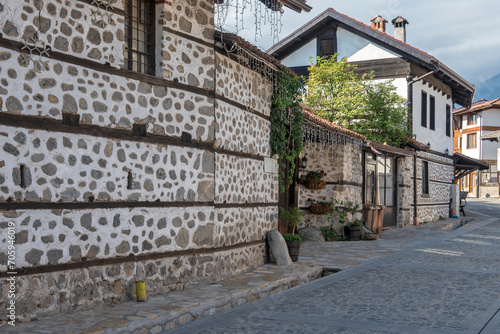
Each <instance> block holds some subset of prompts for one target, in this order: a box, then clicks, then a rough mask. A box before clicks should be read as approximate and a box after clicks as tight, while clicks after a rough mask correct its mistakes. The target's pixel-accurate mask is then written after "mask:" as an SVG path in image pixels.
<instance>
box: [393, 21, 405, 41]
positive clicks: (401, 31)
mask: <svg viewBox="0 0 500 334" xmlns="http://www.w3.org/2000/svg"><path fill="white" fill-rule="evenodd" d="M392 24H393V25H394V38H396V39H399V40H400V41H402V42H405V43H406V25H407V24H409V23H408V20H407V19H405V18H404V17H402V16H401V15H400V16H398V17H396V18H395V19H394V20H392Z"/></svg>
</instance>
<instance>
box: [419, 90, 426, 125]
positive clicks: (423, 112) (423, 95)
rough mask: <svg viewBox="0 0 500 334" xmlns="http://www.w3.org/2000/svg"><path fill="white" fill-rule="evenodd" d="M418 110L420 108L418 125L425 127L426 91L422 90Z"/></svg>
mask: <svg viewBox="0 0 500 334" xmlns="http://www.w3.org/2000/svg"><path fill="white" fill-rule="evenodd" d="M420 110H421V121H420V125H422V127H424V128H426V127H427V93H426V92H424V91H422V99H421V106H420Z"/></svg>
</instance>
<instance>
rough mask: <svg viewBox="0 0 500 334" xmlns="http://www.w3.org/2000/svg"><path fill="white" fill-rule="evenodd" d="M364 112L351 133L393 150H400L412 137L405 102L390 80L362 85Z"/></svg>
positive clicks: (367, 82)
mask: <svg viewBox="0 0 500 334" xmlns="http://www.w3.org/2000/svg"><path fill="white" fill-rule="evenodd" d="M363 84H364V86H365V90H364V100H365V102H364V108H363V109H364V111H363V118H361V119H360V120H359V121H358V122H357V123H356V124H354V127H353V128H352V129H353V130H354V131H356V132H358V133H359V134H362V135H364V136H366V138H368V139H370V140H373V141H377V142H380V143H387V144H389V145H392V146H401V145H403V144H405V143H406V142H407V141H408V139H409V138H410V137H411V135H410V132H409V126H408V109H407V102H406V99H404V98H402V97H401V96H399V95H398V93H396V86H394V84H393V80H389V81H382V82H374V81H366V82H364V83H363Z"/></svg>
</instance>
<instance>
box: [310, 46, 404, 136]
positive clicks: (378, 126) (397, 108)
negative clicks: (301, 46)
mask: <svg viewBox="0 0 500 334" xmlns="http://www.w3.org/2000/svg"><path fill="white" fill-rule="evenodd" d="M355 69H356V67H355V66H354V65H352V64H349V63H348V62H347V60H346V59H345V58H344V59H341V60H340V61H337V55H333V56H332V57H330V58H320V57H318V58H317V61H316V64H315V65H314V64H311V66H310V67H309V79H308V80H307V87H308V94H307V96H306V98H305V104H306V105H307V106H308V107H309V108H310V109H312V110H314V111H316V112H317V113H318V115H319V116H321V117H323V118H325V119H327V120H329V121H331V122H333V123H336V124H339V125H341V126H343V127H345V128H347V129H350V130H353V131H356V132H358V133H360V134H362V135H364V136H366V137H367V138H368V139H369V140H373V141H378V142H382V143H384V142H385V143H387V144H389V145H394V146H399V145H400V144H402V143H404V142H405V141H406V140H408V138H409V133H408V126H407V109H406V100H405V99H403V98H401V97H400V96H399V95H398V94H397V93H396V87H395V86H394V84H393V83H392V81H383V82H375V81H372V80H371V79H373V74H372V73H367V74H366V73H365V74H363V75H361V76H359V75H358V74H356V73H355V72H354V70H355Z"/></svg>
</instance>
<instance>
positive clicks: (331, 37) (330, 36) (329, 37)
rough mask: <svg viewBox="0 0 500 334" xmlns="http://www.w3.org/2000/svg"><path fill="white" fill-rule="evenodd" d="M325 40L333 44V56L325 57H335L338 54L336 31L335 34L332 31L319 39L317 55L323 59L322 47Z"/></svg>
mask: <svg viewBox="0 0 500 334" xmlns="http://www.w3.org/2000/svg"><path fill="white" fill-rule="evenodd" d="M325 40H331V43H332V53H331V54H330V53H328V54H326V55H325V56H333V55H334V54H335V53H337V37H336V32H335V30H334V31H333V32H332V31H331V30H330V31H329V32H328V33H327V34H325V35H322V36H318V37H317V41H316V48H317V51H316V55H317V56H318V57H323V54H322V48H321V46H322V42H323V41H325Z"/></svg>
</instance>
